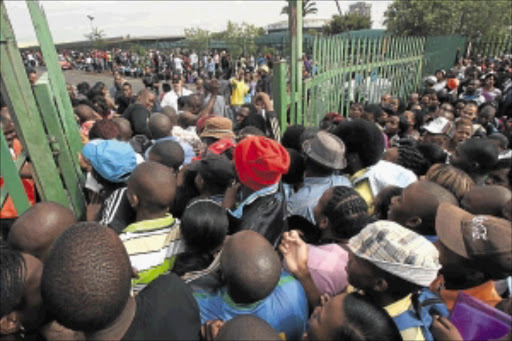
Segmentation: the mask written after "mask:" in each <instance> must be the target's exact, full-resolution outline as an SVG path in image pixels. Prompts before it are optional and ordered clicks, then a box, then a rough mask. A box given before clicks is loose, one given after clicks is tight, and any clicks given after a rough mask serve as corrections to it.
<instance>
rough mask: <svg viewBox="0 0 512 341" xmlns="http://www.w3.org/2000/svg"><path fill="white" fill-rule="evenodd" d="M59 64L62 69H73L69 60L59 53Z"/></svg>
mask: <svg viewBox="0 0 512 341" xmlns="http://www.w3.org/2000/svg"><path fill="white" fill-rule="evenodd" d="M59 64H60V67H61V68H62V70H71V69H73V65H71V63H70V62H68V61H67V60H66V58H64V56H63V55H61V54H59Z"/></svg>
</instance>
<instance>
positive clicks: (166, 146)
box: [148, 141, 185, 172]
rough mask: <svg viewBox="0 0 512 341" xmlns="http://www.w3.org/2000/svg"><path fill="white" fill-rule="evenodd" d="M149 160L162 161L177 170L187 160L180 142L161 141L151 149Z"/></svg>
mask: <svg viewBox="0 0 512 341" xmlns="http://www.w3.org/2000/svg"><path fill="white" fill-rule="evenodd" d="M148 160H149V161H154V162H158V163H161V164H162V165H165V166H167V167H169V168H171V169H172V170H173V171H174V172H177V171H178V170H179V169H180V167H181V165H183V162H185V152H184V151H183V148H182V147H181V145H180V144H179V143H178V142H175V141H160V142H158V143H156V144H155V145H153V146H152V147H151V149H150V150H149V154H148Z"/></svg>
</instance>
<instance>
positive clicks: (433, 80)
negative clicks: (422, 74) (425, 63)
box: [425, 76, 437, 85]
mask: <svg viewBox="0 0 512 341" xmlns="http://www.w3.org/2000/svg"><path fill="white" fill-rule="evenodd" d="M425 83H427V84H429V85H434V84H436V83H437V78H436V76H428V77H427V78H425Z"/></svg>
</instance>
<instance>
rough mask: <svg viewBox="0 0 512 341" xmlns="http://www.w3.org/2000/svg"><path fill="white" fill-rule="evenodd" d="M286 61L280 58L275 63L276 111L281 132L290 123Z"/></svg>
mask: <svg viewBox="0 0 512 341" xmlns="http://www.w3.org/2000/svg"><path fill="white" fill-rule="evenodd" d="M286 67H287V65H286V61H285V60H280V61H278V62H277V63H275V64H274V79H273V82H274V87H273V89H274V95H273V97H274V111H275V113H276V116H277V117H278V119H279V123H280V125H281V134H282V133H284V131H285V130H286V127H287V125H288V117H287V116H288V115H287V109H288V91H287V84H286V72H287V69H286Z"/></svg>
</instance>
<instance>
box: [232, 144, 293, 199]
mask: <svg viewBox="0 0 512 341" xmlns="http://www.w3.org/2000/svg"><path fill="white" fill-rule="evenodd" d="M234 161H235V166H236V171H237V174H238V178H239V179H240V181H241V183H242V184H243V185H244V186H245V187H248V188H250V189H251V190H253V191H258V190H260V189H262V188H265V187H268V186H271V185H274V184H276V183H278V182H279V181H280V180H281V175H283V174H286V173H287V172H288V168H289V167H290V156H289V154H288V152H287V151H286V149H284V148H283V146H281V145H280V144H279V143H278V142H276V141H274V140H271V139H268V138H266V137H261V136H253V137H248V138H246V139H244V140H243V141H242V142H240V143H239V144H238V145H237V146H236V148H235V155H234Z"/></svg>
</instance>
